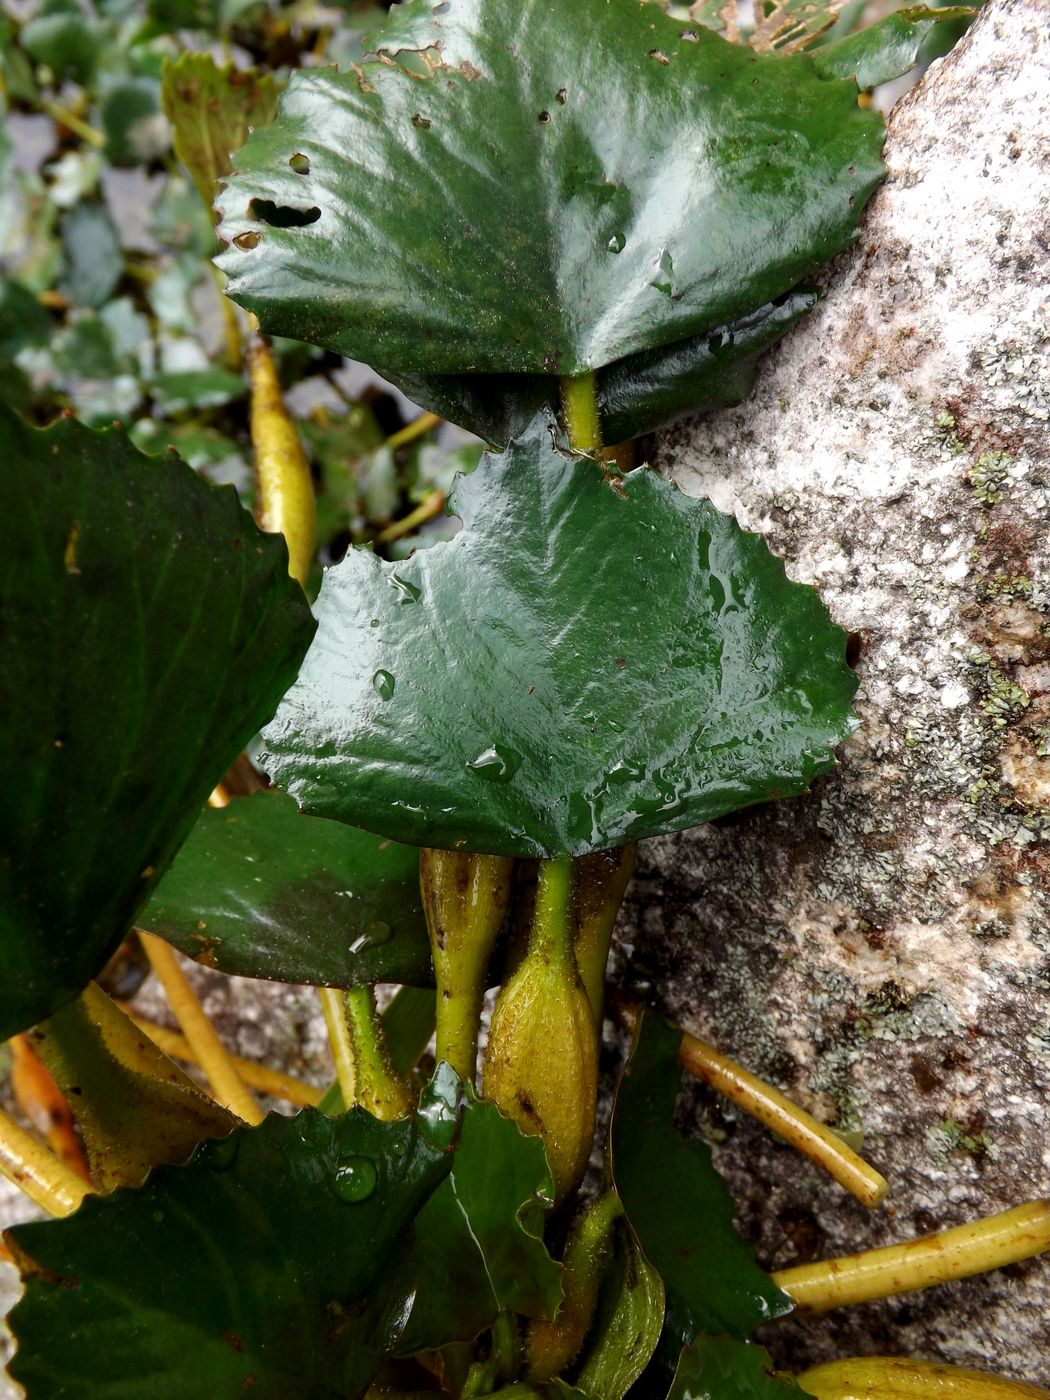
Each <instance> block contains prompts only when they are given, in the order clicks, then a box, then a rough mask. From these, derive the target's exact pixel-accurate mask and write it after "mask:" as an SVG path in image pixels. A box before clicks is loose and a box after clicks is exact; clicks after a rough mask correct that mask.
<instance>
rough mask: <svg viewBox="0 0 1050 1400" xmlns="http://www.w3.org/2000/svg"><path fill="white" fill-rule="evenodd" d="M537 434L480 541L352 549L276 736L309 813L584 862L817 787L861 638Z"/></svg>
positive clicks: (453, 842)
mask: <svg viewBox="0 0 1050 1400" xmlns="http://www.w3.org/2000/svg"><path fill="white" fill-rule="evenodd" d="M551 432H552V424H551V423H550V421H549V420H545V419H542V418H540V419H538V420H537V421H536V422H535V423H534V424H533V426H532V428H531V429H530V430H529V434H528V436H527V437H525V438H523V439H522V440H520V441H519V442H517V443H514V444H512V446H511V448H510V449H509V450H508V451H507V452H506V453H505V454H504V455H502V456H500V457H487V458H485V459H484V460H483V462H482V464H481V465H480V466H479V467H478V469H477V471H476V472H474V473H473V475H471V476H469V477H462V478H460V479H459V481H458V482H457V484H456V489H455V494H454V509H455V512H456V514H458V515H459V516H460V517H461V518H462V520H463V523H464V529H463V530H462V531H461V532H460V533H459V535H458V536H457V537H456V538H455V539H454V540H452V541H451V542H449V543H447V544H438V545H435V546H434V547H433V548H432V549H429V550H424V551H420V552H419V553H417V554H415V555H414V556H413V557H412V558H411V559H408V560H405V561H404V562H403V563H397V564H384V563H382V562H381V561H380V560H379V559H377V558H376V557H375V556H374V555H372V554H370V553H368V552H365V551H360V550H351V551H350V553H349V554H348V555H347V557H346V559H345V560H344V561H343V563H342V564H340V565H338V566H337V567H336V568H334V569H330V570H329V571H328V573H327V574H326V576H325V583H324V587H323V589H322V592H321V596H320V598H319V600H318V616H319V621H320V632H319V634H318V638H317V641H316V643H315V644H314V646H313V648H312V650H311V652H310V654H309V656H308V657H307V660H306V663H305V666H304V669H303V671H302V674H301V676H300V679H299V681H298V683H297V684H296V686H295V687H294V688H293V689H292V690H291V691H290V692H289V694H288V696H287V697H286V699H285V702H284V704H283V705H282V707H281V709H280V710H279V712H278V715H277V718H276V719H275V721H274V723H273V724H272V725H271V726H270V728H269V729H268V730H267V731H266V734H265V736H264V739H265V743H266V746H267V756H266V758H265V759H264V763H265V764H266V766H267V767H268V769H269V771H270V773H271V774H272V776H273V777H274V779H275V780H276V782H277V783H278V785H279V786H281V787H284V788H286V789H287V790H288V791H290V792H292V793H293V794H294V795H295V796H296V798H297V799H298V800H299V802H300V805H301V806H302V807H303V808H304V809H305V810H307V811H309V812H311V813H314V814H316V815H320V816H327V817H335V818H337V819H338V820H340V821H345V822H348V823H350V824H352V825H358V826H365V827H367V828H368V829H370V830H376V831H379V832H381V833H382V834H384V835H390V836H396V837H397V838H398V839H400V840H404V841H411V842H413V843H415V844H418V845H432V846H443V847H445V848H447V849H450V850H452V849H461V848H465V849H468V850H479V851H486V852H491V853H493V854H504V855H520V856H535V855H549V854H550V853H552V852H570V851H571V852H573V853H575V854H581V853H583V852H585V851H589V850H597V849H601V848H604V847H609V846H615V845H622V844H623V843H624V842H626V841H631V840H635V839H637V838H638V837H640V836H648V835H654V834H656V833H659V832H664V831H675V830H678V829H680V828H682V827H687V826H694V825H696V824H697V823H698V822H702V821H707V820H709V819H710V818H712V817H715V816H718V815H719V814H721V813H723V812H727V811H732V810H734V809H735V808H738V807H742V806H746V805H747V803H749V802H758V801H762V800H765V799H767V798H769V797H771V796H774V795H779V796H786V795H788V794H792V793H797V792H800V791H802V790H803V789H804V788H805V787H806V786H807V784H808V783H809V782H810V780H811V779H812V778H813V776H814V775H815V774H817V773H820V772H823V771H825V770H826V769H827V768H829V767H830V766H831V763H832V758H831V754H830V752H829V746H830V745H832V744H834V743H836V742H838V741H839V740H840V739H842V738H843V737H844V736H845V735H846V734H848V733H849V731H850V729H851V720H850V718H849V701H850V697H851V696H852V694H853V691H854V689H855V680H854V678H853V675H852V673H851V672H850V670H849V669H848V668H847V666H846V664H845V661H844V659H843V658H844V649H845V634H844V633H843V632H841V631H840V630H839V629H838V628H837V627H834V626H833V625H832V624H831V623H830V622H829V620H828V616H827V612H826V610H825V608H824V605H823V604H822V603H821V602H820V600H819V598H818V597H817V595H816V594H815V593H814V592H813V590H812V589H809V588H806V587H803V586H802V585H799V584H795V583H791V582H789V581H788V579H787V578H786V576H785V574H784V566H783V564H782V563H781V562H780V561H779V560H778V559H776V558H774V557H773V555H771V554H770V553H769V550H768V549H767V548H766V546H765V544H764V543H763V542H762V540H761V539H759V538H758V537H757V536H754V535H749V534H746V533H745V532H744V531H743V530H741V529H740V528H739V527H738V526H737V525H736V523H735V522H734V521H733V520H732V519H731V518H730V517H728V516H724V515H721V514H719V512H718V511H716V510H714V509H713V507H712V506H711V505H710V504H709V503H707V502H704V501H697V500H691V499H690V498H688V497H687V496H684V495H682V493H681V492H679V491H678V490H677V489H676V488H675V487H674V486H672V485H670V484H669V483H668V482H665V481H663V480H661V479H660V478H659V477H657V476H656V475H655V474H653V473H651V472H649V471H646V470H639V471H636V472H633V473H631V475H630V476H628V477H626V478H625V479H624V481H623V483H622V485H621V484H620V483H617V486H616V488H615V489H614V487H613V486H611V485H609V484H608V483H606V481H605V480H604V479H603V477H602V474H601V472H600V471H599V469H598V468H597V467H596V466H595V465H594V464H593V463H592V462H590V461H588V460H584V459H571V458H566V457H564V456H562V455H561V454H560V453H558V452H557V451H556V450H555V449H554V447H553V446H552V444H551Z"/></svg>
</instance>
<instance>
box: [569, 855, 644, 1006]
mask: <svg viewBox="0 0 1050 1400" xmlns="http://www.w3.org/2000/svg"><path fill="white" fill-rule="evenodd" d="M636 855H637V847H636V846H634V845H633V844H632V845H629V846H620V847H618V848H617V849H616V850H612V851H596V852H595V853H594V854H593V855H589V856H582V857H580V858H579V859H578V860H576V861H574V862H573V893H574V900H573V919H574V924H575V933H574V946H575V952H576V965H577V967H578V968H579V970H580V977H581V979H582V981H583V985H584V987H585V988H586V989H587V996H588V999H589V1000H590V1003H591V1009H592V1011H593V1012H594V1019H595V1021H596V1022H598V1023H600V1022H601V1017H602V1007H603V1004H604V999H605V969H606V965H607V963H608V961H609V944H610V942H611V940H612V932H613V925H614V924H615V923H616V916H617V914H618V913H619V912H620V905H621V904H622V903H623V897H624V893H625V892H626V890H627V886H628V885H629V884H630V882H631V876H632V875H633V874H634V864H635V857H636Z"/></svg>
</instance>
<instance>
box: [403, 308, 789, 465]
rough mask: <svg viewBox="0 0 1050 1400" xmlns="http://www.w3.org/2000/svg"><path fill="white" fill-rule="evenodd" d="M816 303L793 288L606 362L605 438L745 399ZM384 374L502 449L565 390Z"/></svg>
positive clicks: (496, 379) (602, 379)
mask: <svg viewBox="0 0 1050 1400" xmlns="http://www.w3.org/2000/svg"><path fill="white" fill-rule="evenodd" d="M816 299H817V294H816V293H815V292H811V291H795V292H792V293H790V294H789V295H788V296H787V297H785V298H783V299H782V301H781V302H779V303H777V304H773V305H769V306H763V307H761V308H760V309H759V310H758V311H754V312H751V313H750V314H749V315H747V316H743V317H741V318H740V319H739V320H738V321H734V322H733V323H732V324H731V325H728V326H718V327H715V329H713V330H711V331H707V332H705V333H704V334H703V335H699V336H692V337H690V338H689V339H688V340H679V341H674V342H673V343H672V344H670V345H665V346H662V347H661V348H660V349H658V350H644V351H642V352H641V353H640V354H637V355H628V356H627V358H626V359H623V360H617V361H615V362H614V363H613V364H611V365H606V366H605V368H604V369H601V370H599V371H598V402H599V408H600V411H601V421H602V436H603V437H604V439H605V441H606V442H626V441H627V440H628V439H630V438H635V437H639V436H640V435H641V434H642V433H651V432H654V431H655V430H656V429H657V428H663V427H666V426H667V425H668V424H669V423H673V422H674V421H675V420H676V419H678V418H681V417H683V416H684V415H685V414H687V413H709V412H711V411H712V410H713V409H716V408H729V407H731V406H732V405H733V404H737V403H741V402H743V400H744V399H745V398H747V396H748V394H749V393H750V392H751V386H752V385H753V384H754V382H755V375H756V373H757V363H758V357H759V355H760V354H761V353H762V351H763V350H766V349H768V347H769V346H770V345H772V344H773V343H774V342H775V341H777V340H779V339H780V337H781V336H782V335H783V334H784V333H785V332H786V331H788V330H790V329H791V327H792V326H793V325H794V324H795V322H796V321H797V320H798V319H799V317H800V316H802V315H804V314H805V313H806V312H807V311H809V310H810V308H811V307H812V306H813V305H814V303H815V302H816ZM384 373H385V374H387V376H388V378H390V379H392V380H393V382H394V383H395V384H397V385H398V387H399V388H401V389H402V390H403V391H404V392H405V393H406V394H408V396H409V397H410V398H411V399H413V400H414V401H415V402H416V403H418V404H421V405H422V406H423V407H424V408H429V409H431V410H433V411H434V412H435V413H440V414H441V416H442V417H443V418H448V419H451V421H452V422H454V423H460V424H462V426H463V427H465V428H469V429H470V430H471V432H474V433H477V434H478V436H479V437H482V438H484V439H485V441H486V442H491V443H495V444H497V445H501V446H502V445H503V444H505V443H507V442H509V441H510V440H511V438H514V437H517V436H518V435H519V434H521V433H523V432H524V431H525V429H526V428H527V427H528V425H529V423H530V422H531V421H532V419H533V418H534V417H535V416H536V413H537V412H538V411H539V410H540V409H542V408H549V409H551V410H554V409H556V408H557V406H558V403H559V397H560V392H561V391H560V388H559V384H558V380H557V379H556V378H555V376H553V375H540V374H447V375H439V374H431V375H427V374H397V373H396V372H393V371H390V370H386V371H384Z"/></svg>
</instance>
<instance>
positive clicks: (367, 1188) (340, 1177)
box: [332, 1157, 379, 1205]
mask: <svg viewBox="0 0 1050 1400" xmlns="http://www.w3.org/2000/svg"><path fill="white" fill-rule="evenodd" d="M378 1183H379V1173H378V1171H377V1170H376V1164H375V1162H373V1161H372V1159H371V1157H347V1159H346V1161H345V1162H343V1163H342V1164H341V1165H340V1166H338V1167H337V1168H336V1171H335V1177H334V1179H333V1181H332V1190H333V1191H334V1192H335V1194H336V1195H337V1196H338V1197H339V1199H340V1200H341V1201H346V1202H347V1204H348V1205H356V1204H357V1202H358V1201H367V1200H368V1198H369V1196H371V1194H372V1193H373V1191H374V1190H375V1189H376V1186H377V1185H378Z"/></svg>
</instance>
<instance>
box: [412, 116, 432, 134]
mask: <svg viewBox="0 0 1050 1400" xmlns="http://www.w3.org/2000/svg"><path fill="white" fill-rule="evenodd" d="M412 125H413V126H418V127H419V129H420V131H428V130H429V129H430V122H429V120H428V119H427V118H426V117H424V116H423V114H422V112H416V113H415V115H414V116H413V118H412Z"/></svg>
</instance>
